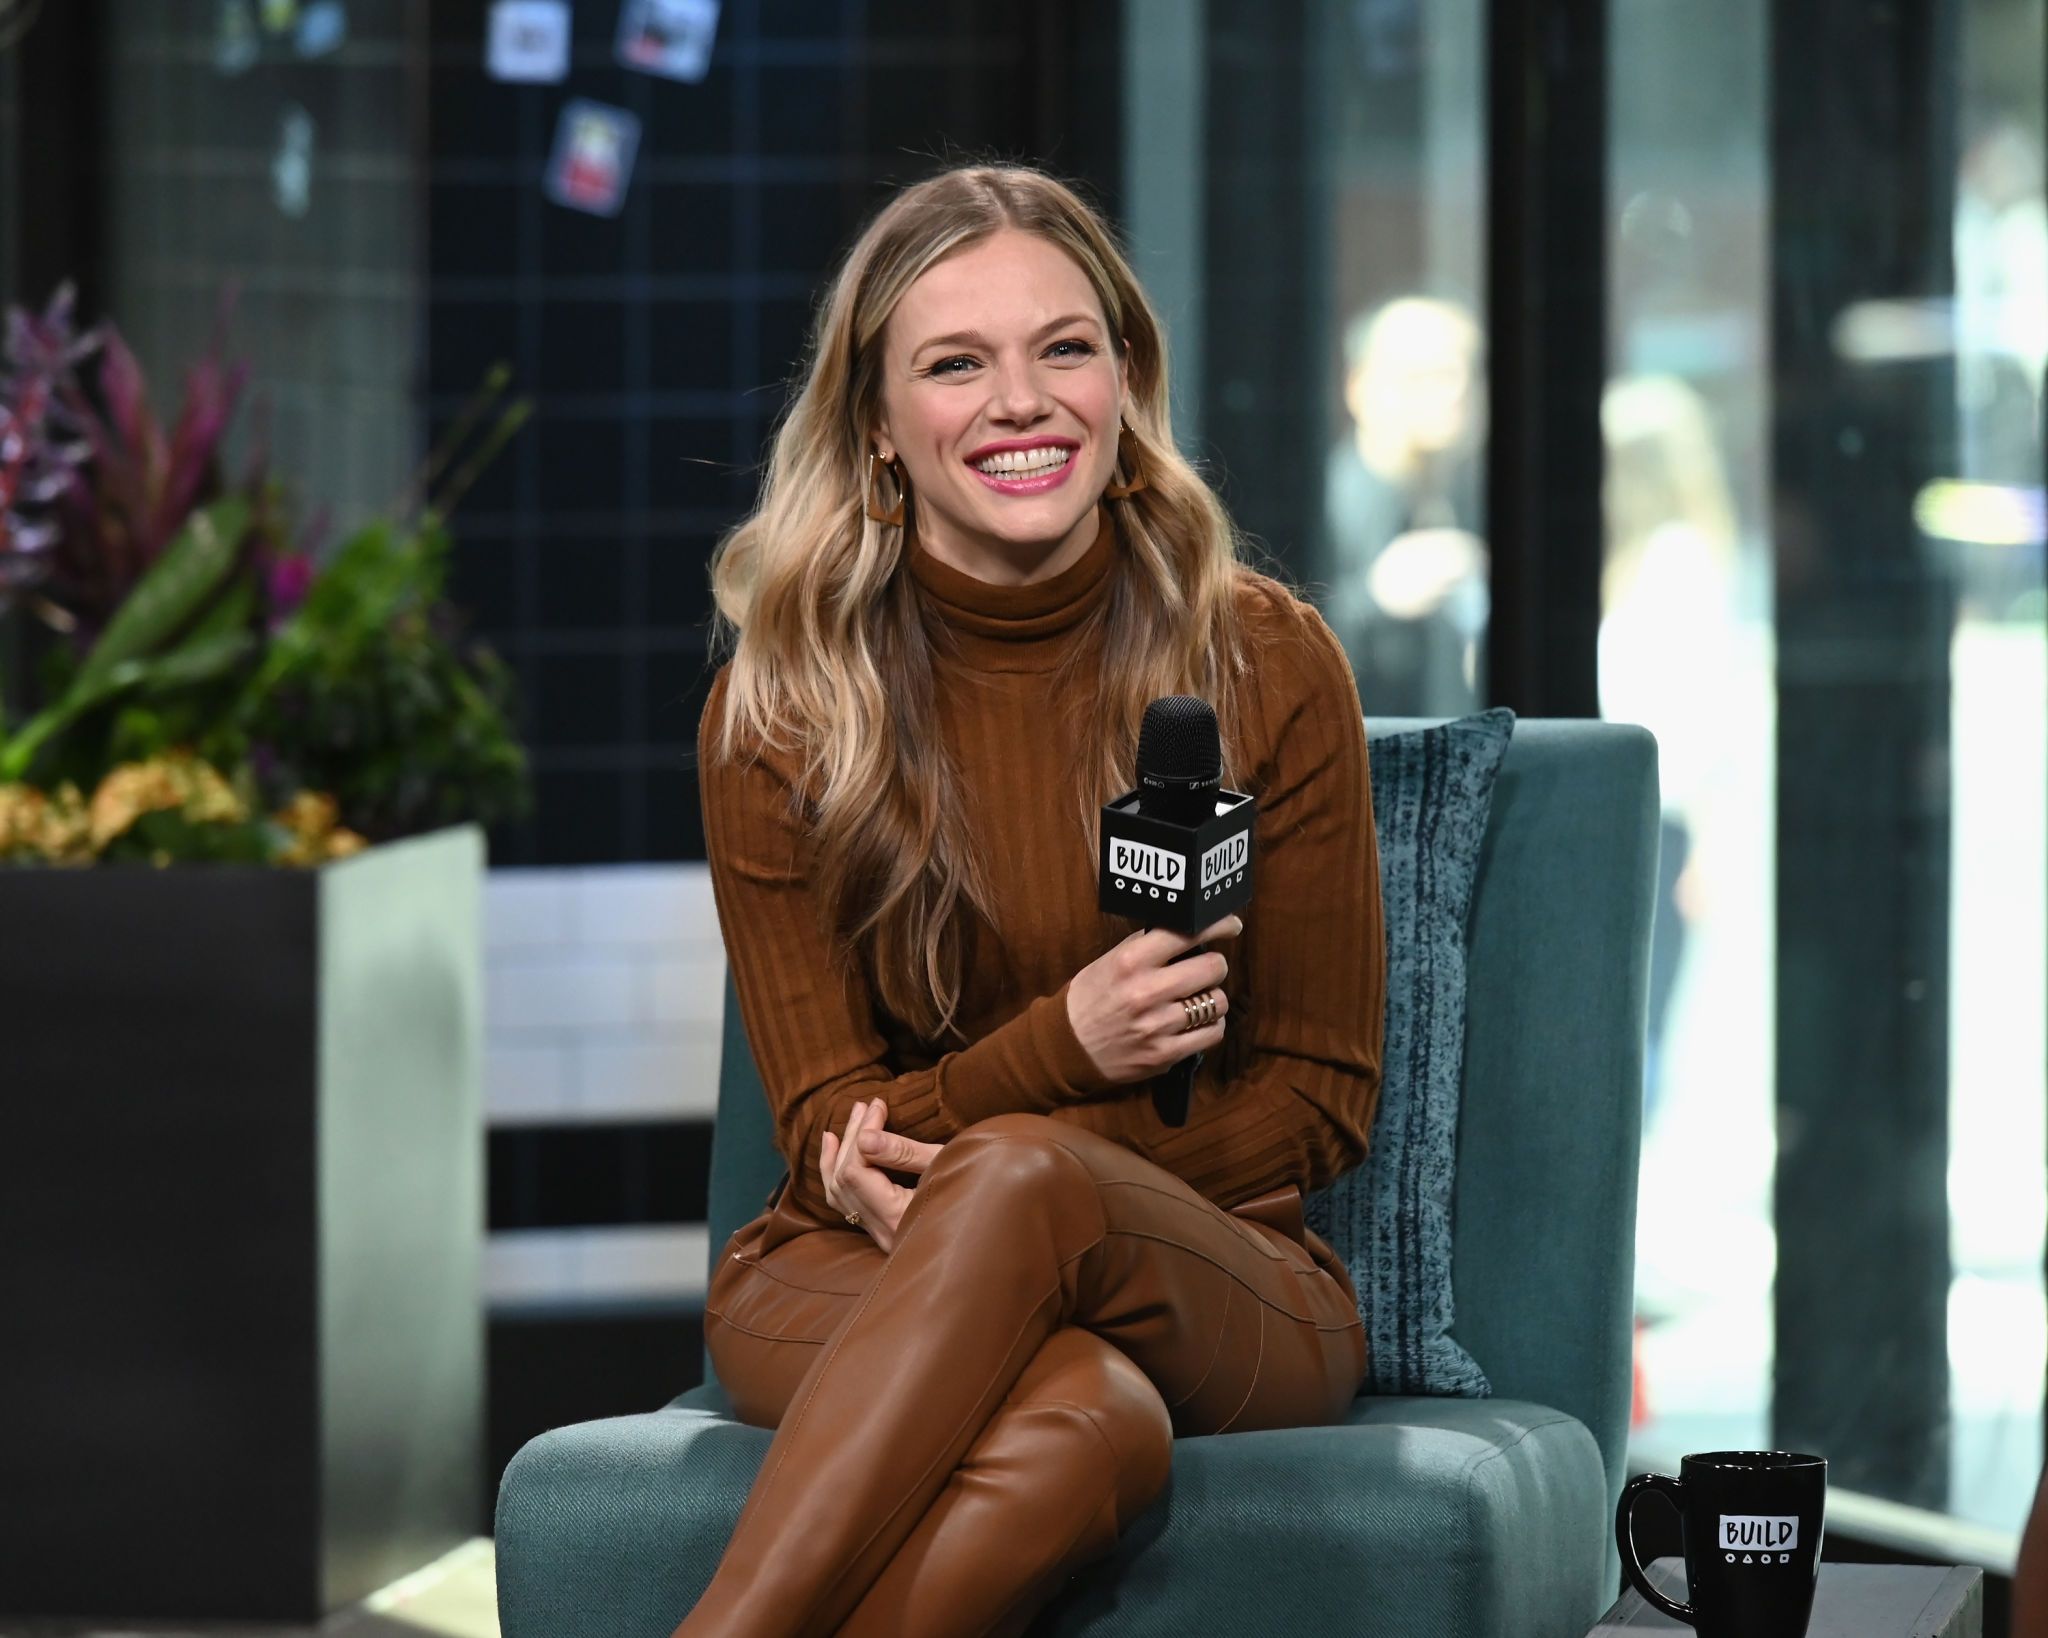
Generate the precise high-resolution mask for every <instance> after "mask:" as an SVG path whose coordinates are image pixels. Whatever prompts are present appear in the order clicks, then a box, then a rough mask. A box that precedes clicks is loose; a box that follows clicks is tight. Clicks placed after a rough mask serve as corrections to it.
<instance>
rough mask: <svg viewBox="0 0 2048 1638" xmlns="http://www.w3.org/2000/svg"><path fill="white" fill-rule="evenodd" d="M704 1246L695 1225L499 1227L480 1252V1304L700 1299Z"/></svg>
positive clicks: (706, 1237) (704, 1233)
mask: <svg viewBox="0 0 2048 1638" xmlns="http://www.w3.org/2000/svg"><path fill="white" fill-rule="evenodd" d="M710 1240H711V1236H710V1231H709V1230H708V1229H706V1228H705V1227H704V1225H703V1224H701V1223H693V1224H686V1225H664V1226H661V1227H646V1228H639V1227H608V1228H575V1229H501V1230H499V1232H498V1233H496V1234H493V1235H492V1236H491V1237H490V1240H489V1242H488V1243H487V1244H486V1245H485V1247H484V1300H485V1301H486V1302H488V1303H519V1302H555V1301H559V1300H561V1299H563V1298H565V1297H566V1298H573V1299H576V1300H579V1301H593V1302H597V1301H606V1300H615V1299H618V1298H650V1297H656V1298H668V1299H675V1298H689V1297H699V1298H701V1297H702V1296H703V1294H704V1267H705V1261H704V1260H705V1258H706V1257H707V1256H708V1255H709V1254H710Z"/></svg>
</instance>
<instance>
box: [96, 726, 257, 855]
mask: <svg viewBox="0 0 2048 1638" xmlns="http://www.w3.org/2000/svg"><path fill="white" fill-rule="evenodd" d="M165 809H174V810H177V811H180V812H182V813H183V814H184V816H185V817H186V818H187V819H190V820H191V821H193V822H194V823H195V824H239V823H240V822H241V821H242V820H243V819H245V818H247V817H248V813H247V810H246V809H245V808H244V807H243V806H242V801H241V798H240V797H238V796H236V795H235V789H234V787H233V786H232V785H230V784H229V783H228V782H227V781H226V780H225V779H223V778H222V777H221V776H220V774H219V772H218V771H217V770H216V769H215V768H214V767H213V766H212V765H211V764H209V763H206V762H202V761H200V759H199V758H198V757H196V756H194V755H193V754H192V753H191V752H190V751H185V750H178V751H168V752H166V753H164V754H163V755H161V756H153V757H151V758H150V759H149V760H148V761H147V762H124V763H122V764H121V765H120V766H119V767H118V768H112V769H109V770H108V772H107V775H106V777H105V778H103V779H102V780H101V781H100V784H99V789H98V790H96V791H94V792H93V793H92V810H91V819H92V845H93V848H94V850H95V851H99V850H102V849H104V848H105V847H106V845H107V844H108V843H109V842H111V841H113V840H114V838H115V837H117V836H120V835H121V834H122V833H123V832H125V831H127V830H128V829H129V827H130V826H132V825H133V824H134V823H135V822H136V821H137V820H138V819H140V818H141V817H142V816H143V815H144V814H145V813H157V812H161V811H163V810H165Z"/></svg>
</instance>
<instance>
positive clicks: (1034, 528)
mask: <svg viewBox="0 0 2048 1638" xmlns="http://www.w3.org/2000/svg"><path fill="white" fill-rule="evenodd" d="M882 350H883V384H882V405H881V416H880V419H879V422H878V424H877V426H876V428H875V447H876V448H878V449H879V450H880V451H881V452H882V453H885V454H893V455H897V456H899V457H900V458H901V459H902V462H903V465H904V467H905V469H906V470H907V471H908V472H909V475H910V490H911V496H912V505H913V506H914V507H915V508H916V511H917V529H918V534H919V536H920V538H921V539H923V540H925V541H927V542H930V541H934V540H937V541H941V542H944V543H945V544H947V545H953V546H962V547H966V548H967V549H968V550H969V551H970V552H979V551H990V550H993V551H995V552H997V553H1001V554H1003V555H1006V556H1010V557H1012V558H1014V556H1015V554H1014V552H1011V553H1004V552H1003V548H1004V545H1005V544H1008V545H1009V546H1011V547H1017V546H1024V547H1029V546H1033V545H1042V546H1045V547H1047V548H1049V549H1050V548H1054V547H1057V545H1058V544H1059V543H1061V542H1062V541H1065V540H1066V539H1068V538H1069V537H1070V536H1071V535H1072V534H1073V533H1074V531H1075V530H1076V529H1077V528H1079V527H1080V526H1081V524H1082V522H1083V520H1084V519H1086V518H1088V517H1090V516H1091V515H1092V513H1093V511H1094V507H1095V503H1096V501H1097V500H1098V499H1099V498H1100V497H1101V495H1102V490H1103V486H1104V485H1105V484H1107V483H1108V482H1109V481H1110V479H1111V478H1112V477H1113V476H1114V475H1115V469H1116V440H1117V432H1118V428H1119V422H1120V419H1121V415H1122V411H1123V361H1122V357H1121V353H1120V351H1119V350H1118V345H1117V338H1116V337H1114V336H1112V335H1110V334H1109V332H1108V329H1107V326H1106V325H1105V324H1104V321H1103V316H1102V309H1101V306H1100V305H1099V304H1098V303H1097V301H1096V299H1095V292H1094V290H1093V288H1092V287H1091V286H1090V285H1089V283H1088V280H1087V279H1086V278H1085V277H1084V276H1083V274H1082V272H1081V270H1080V268H1079V267H1077V266H1076V265H1075V264H1074V263H1073V261H1072V260H1071V259H1069V257H1068V256H1067V254H1066V253H1065V252H1064V251H1062V250H1060V249H1059V248H1058V247H1056V246H1054V245H1052V244H1049V243H1047V242H1046V241H1045V240H1043V239H1040V238H1038V237H1036V236H1034V235H1032V234H1028V233H1022V232H1019V231H1017V230H1015V229H1003V230H999V231H998V232H996V233H994V234H992V235H990V236H989V237H988V238H986V239H983V240H981V241H979V242H978V243H976V244H973V245H970V246H968V247H967V248H966V249H964V250H960V251H956V252H955V253H954V254H953V255H951V256H948V257H947V258H946V259H945V260H944V261H941V262H938V263H935V264H934V265H933V266H931V267H929V268H927V269H926V270H925V271H924V273H923V274H922V275H921V276H920V277H919V278H918V280H917V282H916V283H914V284H913V285H911V287H910V288H909V289H908V290H907V291H905V292H904V294H903V297H902V299H901V300H900V301H899V302H898V303H897V304H896V310H895V311H894V312H893V313H892V314H890V316H889V322H888V324H887V325H886V326H885V327H884V330H883V333H882ZM985 467H992V468H993V470H990V471H984V470H981V469H982V468H985ZM864 470H865V469H864ZM1091 534H1092V531H1091Z"/></svg>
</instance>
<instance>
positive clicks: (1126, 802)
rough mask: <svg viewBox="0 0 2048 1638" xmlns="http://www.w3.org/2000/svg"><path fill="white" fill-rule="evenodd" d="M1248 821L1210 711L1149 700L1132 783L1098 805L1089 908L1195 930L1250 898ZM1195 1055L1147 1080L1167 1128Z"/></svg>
mask: <svg viewBox="0 0 2048 1638" xmlns="http://www.w3.org/2000/svg"><path fill="white" fill-rule="evenodd" d="M1257 817H1258V804H1257V803H1256V802H1254V801H1253V800H1252V799H1251V798H1250V797H1249V796H1247V795H1245V794H1244V793H1243V792H1242V791H1231V790H1225V789H1224V788H1223V751H1222V745H1221V738H1220V735H1219V733H1218V731H1217V727H1216V712H1215V709H1214V707H1212V706H1211V705H1210V704H1209V702H1208V701H1207V700H1202V699H1197V698H1195V697H1194V696H1193V695H1191V694H1169V695H1167V696H1166V697H1165V698H1163V699H1156V700H1154V701H1153V702H1152V703H1151V704H1150V705H1148V706H1146V707H1145V720H1144V723H1143V724H1142V725H1141V726H1140V728H1139V730H1138V768H1137V784H1136V786H1135V787H1134V788H1133V789H1131V790H1129V791H1126V792H1125V793H1124V794H1123V795H1122V796H1119V797H1117V798H1116V799H1115V800H1114V801H1112V802H1107V803H1105V804H1104V805H1103V808H1102V826H1101V851H1100V858H1099V861H1098V865H1099V871H1100V875H1099V883H1098V889H1097V903H1098V904H1099V906H1100V908H1102V909H1103V910H1107V911H1111V912H1113V913H1115V914H1118V915H1125V916H1130V917H1132V918H1134V919H1136V920H1138V921H1140V922H1142V923H1143V924H1144V925H1145V926H1147V927H1166V928H1171V929H1172V930H1173V931H1174V932H1177V933H1193V932H1199V931H1200V930H1201V929H1203V928H1204V927H1207V926H1209V925H1210V924H1211V923H1212V922H1215V921H1218V920H1220V919H1222V918H1223V917H1224V916H1226V915H1228V914H1229V913H1230V912H1231V911H1233V910H1238V909H1241V908H1243V906H1245V905H1246V904H1248V903H1250V902H1251V896H1252V830H1253V824H1254V821H1255V820H1256V819H1257ZM1202 948H1203V946H1201V945H1199V944H1197V945H1194V946H1193V947H1192V948H1190V949H1187V950H1184V951H1182V952H1181V954H1179V955H1177V956H1175V957H1174V958H1173V959H1174V960H1175V961H1185V960H1186V959H1187V958H1188V957H1189V956H1192V955H1195V954H1197V953H1199V952H1200V951H1201V949H1202ZM1202 1056H1203V1055H1202V1054H1201V1053H1199V1052H1195V1053H1190V1054H1189V1055H1188V1056H1187V1057H1185V1058H1183V1059H1181V1060H1180V1062H1179V1063H1177V1064H1175V1065H1174V1066H1173V1067H1172V1068H1171V1069H1169V1070H1167V1071H1165V1073H1163V1074H1161V1075H1159V1076H1157V1077H1156V1078H1155V1079H1154V1081H1153V1085H1152V1107H1153V1108H1154V1109H1156V1110H1157V1111H1158V1112H1159V1118H1160V1120H1162V1121H1163V1122H1165V1124H1167V1125H1168V1126H1185V1125H1186V1124H1187V1118H1188V1097H1189V1094H1190V1092H1191V1091H1192V1090H1193V1088H1194V1083H1195V1071H1196V1070H1197V1069H1199V1068H1200V1067H1201V1063H1202Z"/></svg>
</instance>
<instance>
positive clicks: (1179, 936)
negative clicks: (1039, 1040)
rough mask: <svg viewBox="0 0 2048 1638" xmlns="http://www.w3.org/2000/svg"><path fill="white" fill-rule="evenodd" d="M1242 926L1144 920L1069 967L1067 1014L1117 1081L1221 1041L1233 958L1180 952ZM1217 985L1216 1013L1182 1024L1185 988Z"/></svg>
mask: <svg viewBox="0 0 2048 1638" xmlns="http://www.w3.org/2000/svg"><path fill="white" fill-rule="evenodd" d="M1243 931H1244V921H1243V918H1242V917H1239V916H1234V915H1233V916H1225V917H1224V918H1223V919H1222V920H1221V921H1219V922H1216V923H1214V924H1213V925H1211V926H1209V927H1206V928H1204V929H1203V930H1202V931H1201V932H1199V933H1195V934H1192V935H1191V934H1187V933H1175V932H1170V931H1168V930H1167V929H1166V928H1164V927H1148V928H1146V929H1144V930H1143V931H1142V932H1136V933H1133V934H1131V936H1130V937H1129V938H1127V939H1125V940H1124V941H1123V942H1122V943H1121V944H1118V945H1116V946H1114V947H1113V948H1111V949H1109V950H1106V951H1104V952H1103V953H1102V954H1101V955H1099V956H1097V957H1096V958H1095V960H1093V961H1091V962H1090V963H1089V964H1088V965H1087V966H1085V967H1083V968H1082V969H1081V970H1080V971H1079V972H1078V973H1076V974H1074V977H1073V980H1072V982H1070V983H1069V984H1068V985H1067V1021H1068V1022H1069V1023H1071V1024H1072V1025H1073V1026H1074V1035H1075V1037H1076V1038H1077V1039H1078V1040H1079V1041H1080V1043H1081V1045H1082V1046H1083V1047H1084V1048H1085V1049H1086V1050H1087V1053H1088V1056H1089V1057H1090V1058H1091V1059H1093V1060H1094V1062H1095V1067H1096V1068H1097V1069H1098V1070H1100V1071H1101V1072H1102V1074H1103V1076H1104V1077H1105V1078H1106V1079H1108V1080H1109V1081H1111V1082H1113V1083H1114V1084H1116V1085H1118V1086H1123V1085H1127V1084H1129V1083H1131V1082H1134V1081H1145V1080H1150V1079H1151V1078H1152V1077H1153V1076H1154V1075H1157V1074H1160V1073H1161V1072H1162V1071H1164V1070H1167V1069H1170V1068H1172V1067H1173V1065H1174V1064H1176V1063H1178V1062H1179V1061H1180V1060H1181V1059H1182V1058H1185V1057H1187V1056H1188V1055H1189V1054H1190V1053H1195V1052H1207V1051H1208V1050H1210V1049H1211V1048H1212V1047H1216V1046H1220V1045H1221V1044H1222V1042H1223V1026H1224V1014H1225V1013H1227V1012H1228V1011H1229V1010H1230V999H1229V997H1227V996H1226V995H1225V994H1224V993H1223V990H1222V987H1221V986H1222V984H1223V980H1224V978H1225V977H1226V976H1227V975H1228V973H1229V972H1230V963H1229V962H1227V961H1225V960H1224V959H1223V957H1222V956H1221V955H1220V954H1219V953H1218V952H1216V951H1214V950H1203V951H1201V952H1199V953H1198V954H1195V955H1190V956H1187V958H1186V959H1185V960H1180V959H1177V958H1179V957H1181V956H1182V955H1183V954H1184V953H1185V952H1186V951H1189V950H1192V949H1194V947H1195V946H1196V945H1197V944H1204V943H1207V942H1209V941H1210V940H1212V939H1226V938H1235V937H1237V935H1238V934H1239V933H1241V932H1243ZM1204 990H1214V991H1215V999H1216V1016H1215V1018H1214V1019H1213V1020H1212V1021H1211V1022H1210V1023H1208V1024H1206V1025H1204V1026H1203V1027H1202V1028H1201V1029H1197V1030H1184V1029H1183V1028H1182V1026H1183V1025H1184V1024H1186V1022H1187V1016H1188V1015H1187V1009H1186V1008H1185V1007H1183V1006H1182V1005H1181V998H1182V997H1184V996H1196V995H1200V994H1201V993H1202V992H1203V991H1204Z"/></svg>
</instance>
